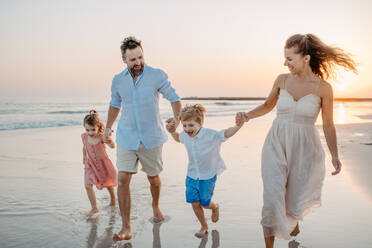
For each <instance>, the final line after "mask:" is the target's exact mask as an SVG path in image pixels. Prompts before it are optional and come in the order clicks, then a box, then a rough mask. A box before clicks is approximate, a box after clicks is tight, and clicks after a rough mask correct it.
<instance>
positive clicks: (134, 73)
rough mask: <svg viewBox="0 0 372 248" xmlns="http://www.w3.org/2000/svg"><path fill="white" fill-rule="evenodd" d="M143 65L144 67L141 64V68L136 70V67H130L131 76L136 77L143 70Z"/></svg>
mask: <svg viewBox="0 0 372 248" xmlns="http://www.w3.org/2000/svg"><path fill="white" fill-rule="evenodd" d="M143 67H144V66H143V65H141V68H140V69H138V70H136V69H134V67H132V68H130V73H131V74H132V75H133V76H135V77H137V76H139V75H141V73H142V72H143Z"/></svg>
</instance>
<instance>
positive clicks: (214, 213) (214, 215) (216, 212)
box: [212, 204, 220, 222]
mask: <svg viewBox="0 0 372 248" xmlns="http://www.w3.org/2000/svg"><path fill="white" fill-rule="evenodd" d="M216 206H217V207H216V208H215V209H212V222H217V221H218V220H219V218H220V205H218V204H216Z"/></svg>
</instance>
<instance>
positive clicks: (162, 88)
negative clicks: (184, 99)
mask: <svg viewBox="0 0 372 248" xmlns="http://www.w3.org/2000/svg"><path fill="white" fill-rule="evenodd" d="M158 91H159V92H160V93H161V94H162V95H163V97H164V98H165V99H167V100H168V101H170V102H171V103H173V102H177V101H179V100H180V97H179V96H178V95H177V93H176V90H175V89H174V88H172V86H171V83H170V82H169V81H168V75H167V74H166V73H165V72H163V71H161V79H160V85H159V88H158Z"/></svg>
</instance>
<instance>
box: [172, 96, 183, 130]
mask: <svg viewBox="0 0 372 248" xmlns="http://www.w3.org/2000/svg"><path fill="white" fill-rule="evenodd" d="M171 106H172V110H173V115H174V118H175V119H176V120H177V126H178V124H179V118H180V113H181V108H182V104H181V101H176V102H172V103H171Z"/></svg>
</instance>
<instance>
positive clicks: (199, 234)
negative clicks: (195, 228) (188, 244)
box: [195, 227, 208, 238]
mask: <svg viewBox="0 0 372 248" xmlns="http://www.w3.org/2000/svg"><path fill="white" fill-rule="evenodd" d="M207 234H208V227H202V228H200V230H199V232H197V233H195V237H197V238H203V237H205V235H207Z"/></svg>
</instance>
